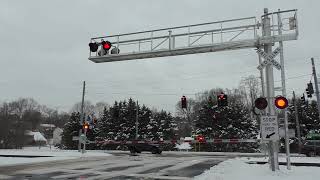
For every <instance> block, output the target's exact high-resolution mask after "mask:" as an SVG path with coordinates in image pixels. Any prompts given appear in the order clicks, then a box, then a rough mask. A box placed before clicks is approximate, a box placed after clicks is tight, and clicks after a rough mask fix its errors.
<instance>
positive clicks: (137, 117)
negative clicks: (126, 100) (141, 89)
mask: <svg viewBox="0 0 320 180" xmlns="http://www.w3.org/2000/svg"><path fill="white" fill-rule="evenodd" d="M136 108H137V109H136V140H137V139H138V125H139V122H138V121H139V104H138V101H137V107H136Z"/></svg>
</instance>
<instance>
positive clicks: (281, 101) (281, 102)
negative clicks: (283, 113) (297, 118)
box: [274, 96, 288, 109]
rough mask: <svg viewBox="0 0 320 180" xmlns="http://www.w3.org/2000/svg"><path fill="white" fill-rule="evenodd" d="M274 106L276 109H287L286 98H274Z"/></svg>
mask: <svg viewBox="0 0 320 180" xmlns="http://www.w3.org/2000/svg"><path fill="white" fill-rule="evenodd" d="M274 105H275V106H276V107H277V108H278V109H284V108H286V107H288V100H287V98H285V97H283V96H278V97H276V99H275V101H274Z"/></svg>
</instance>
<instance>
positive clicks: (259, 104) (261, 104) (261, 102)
mask: <svg viewBox="0 0 320 180" xmlns="http://www.w3.org/2000/svg"><path fill="white" fill-rule="evenodd" d="M254 105H255V107H256V108H258V109H260V110H264V109H265V108H267V106H268V101H267V100H266V98H263V97H260V98H257V99H256V100H255V101H254Z"/></svg>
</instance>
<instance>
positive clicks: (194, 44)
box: [89, 10, 298, 63]
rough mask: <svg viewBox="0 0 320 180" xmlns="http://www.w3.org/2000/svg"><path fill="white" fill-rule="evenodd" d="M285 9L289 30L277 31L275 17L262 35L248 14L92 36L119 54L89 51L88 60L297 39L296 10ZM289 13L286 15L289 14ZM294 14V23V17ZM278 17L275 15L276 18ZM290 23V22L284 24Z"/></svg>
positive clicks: (107, 59)
mask: <svg viewBox="0 0 320 180" xmlns="http://www.w3.org/2000/svg"><path fill="white" fill-rule="evenodd" d="M277 13H282V14H283V15H282V16H283V17H284V18H283V19H282V21H283V22H282V24H284V26H283V27H285V28H287V29H286V31H285V32H286V33H283V34H281V35H280V34H277V28H278V25H277V24H278V23H277V21H276V20H272V24H271V29H272V35H271V36H269V37H263V36H262V35H261V34H262V33H260V32H258V29H259V28H260V27H261V26H262V25H261V23H259V21H257V18H256V17H247V18H239V19H231V20H225V21H217V22H210V23H202V24H194V25H187V26H179V27H172V28H165V29H157V30H150V31H140V32H134V33H127V34H118V35H113V36H104V37H96V38H91V42H97V43H99V41H100V40H107V41H110V42H111V43H112V45H113V48H118V49H120V53H119V54H111V53H107V54H105V55H102V56H101V54H100V55H99V53H98V52H95V53H93V52H90V55H89V60H91V61H93V62H95V63H102V62H113V61H125V60H136V59H146V58H155V57H166V56H178V55H187V54H197V53H208V52H218V51H227V50H236V49H244V48H255V47H260V46H262V45H264V44H270V43H271V44H272V43H276V42H279V41H290V40H296V39H297V36H298V26H297V12H296V10H289V11H279V12H275V13H270V14H269V15H271V16H273V14H277ZM286 15H287V16H286ZM290 18H291V20H292V18H294V20H295V21H294V22H295V24H293V25H292V24H290V23H292V22H291V20H290ZM275 19H276V18H275ZM286 24H287V26H285V25H286Z"/></svg>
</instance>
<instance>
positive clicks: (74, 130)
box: [61, 113, 82, 149]
mask: <svg viewBox="0 0 320 180" xmlns="http://www.w3.org/2000/svg"><path fill="white" fill-rule="evenodd" d="M79 123H80V113H72V114H71V117H70V120H69V122H67V123H66V124H65V125H64V127H63V133H62V139H61V143H62V145H63V147H64V148H65V149H77V148H78V141H73V140H72V137H73V136H78V135H79V129H80V128H82V126H81V125H80V124H79Z"/></svg>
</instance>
